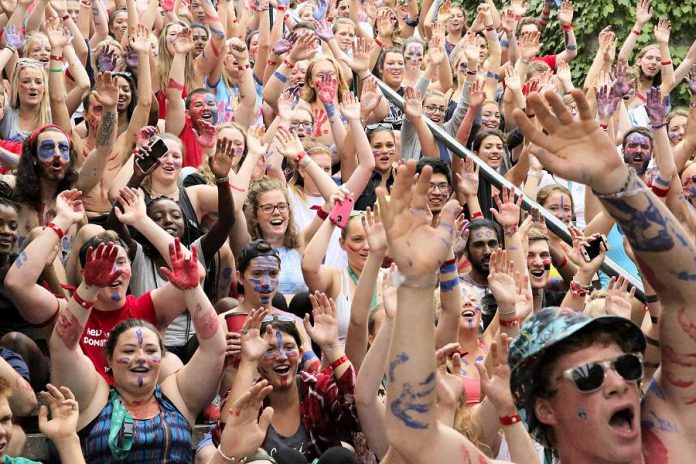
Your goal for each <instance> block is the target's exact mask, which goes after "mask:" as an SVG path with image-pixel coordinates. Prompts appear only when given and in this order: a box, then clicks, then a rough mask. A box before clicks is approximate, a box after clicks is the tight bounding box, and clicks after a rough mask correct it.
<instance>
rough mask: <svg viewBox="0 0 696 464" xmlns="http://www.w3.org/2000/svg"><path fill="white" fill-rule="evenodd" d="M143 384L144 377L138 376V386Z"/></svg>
mask: <svg viewBox="0 0 696 464" xmlns="http://www.w3.org/2000/svg"><path fill="white" fill-rule="evenodd" d="M142 386H143V378H142V377H140V376H138V387H142Z"/></svg>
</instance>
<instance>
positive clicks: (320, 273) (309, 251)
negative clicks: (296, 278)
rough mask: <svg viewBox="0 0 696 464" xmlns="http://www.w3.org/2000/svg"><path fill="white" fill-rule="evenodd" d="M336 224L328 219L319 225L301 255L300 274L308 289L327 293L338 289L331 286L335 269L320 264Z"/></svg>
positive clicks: (333, 292) (333, 293)
mask: <svg viewBox="0 0 696 464" xmlns="http://www.w3.org/2000/svg"><path fill="white" fill-rule="evenodd" d="M335 227H336V226H335V225H334V224H333V223H332V222H331V221H328V220H324V223H323V224H322V225H321V227H319V230H317V232H316V233H315V234H314V237H312V240H311V241H310V242H309V243H308V244H307V246H306V247H305V252H304V255H302V276H303V277H304V281H305V283H306V284H307V287H309V289H310V290H318V291H320V292H324V293H326V294H328V295H338V291H339V290H340V289H337V288H333V286H334V281H335V280H336V279H335V278H334V274H335V273H334V271H335V269H333V268H331V267H329V266H326V265H324V264H322V261H323V260H324V256H326V249H327V247H328V246H329V242H330V241H331V234H332V233H333V230H334V228H335Z"/></svg>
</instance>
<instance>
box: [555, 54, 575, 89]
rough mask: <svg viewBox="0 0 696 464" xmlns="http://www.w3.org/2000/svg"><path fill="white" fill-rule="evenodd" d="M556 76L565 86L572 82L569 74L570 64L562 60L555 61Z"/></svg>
mask: <svg viewBox="0 0 696 464" xmlns="http://www.w3.org/2000/svg"><path fill="white" fill-rule="evenodd" d="M556 77H558V80H559V81H561V82H563V83H564V84H565V85H566V86H568V84H571V85H572V83H573V76H572V75H571V74H570V66H568V63H566V62H565V61H563V60H557V61H556Z"/></svg>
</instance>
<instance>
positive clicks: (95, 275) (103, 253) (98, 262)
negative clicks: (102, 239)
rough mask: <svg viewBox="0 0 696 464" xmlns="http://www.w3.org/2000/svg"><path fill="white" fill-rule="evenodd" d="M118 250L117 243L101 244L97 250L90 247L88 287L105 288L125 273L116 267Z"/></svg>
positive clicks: (86, 267)
mask: <svg viewBox="0 0 696 464" xmlns="http://www.w3.org/2000/svg"><path fill="white" fill-rule="evenodd" d="M117 255H118V248H117V245H116V244H115V243H109V244H108V245H106V244H104V243H100V244H99V246H98V247H97V249H96V250H94V249H92V247H89V249H88V250H87V262H86V264H85V273H84V279H85V283H86V284H87V285H90V286H93V287H99V288H104V287H106V286H107V285H109V284H111V283H112V282H113V281H114V280H116V279H118V277H119V276H120V275H121V274H122V273H123V271H121V270H117V269H116V268H115V267H114V263H115V262H116V257H117Z"/></svg>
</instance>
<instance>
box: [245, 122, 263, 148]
mask: <svg viewBox="0 0 696 464" xmlns="http://www.w3.org/2000/svg"><path fill="white" fill-rule="evenodd" d="M265 134H266V128H265V127H264V126H251V127H250V128H249V132H247V134H246V139H247V140H246V147H247V152H249V153H254V154H257V155H265V154H266V150H267V149H268V144H264V143H263V137H264V135H265Z"/></svg>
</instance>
